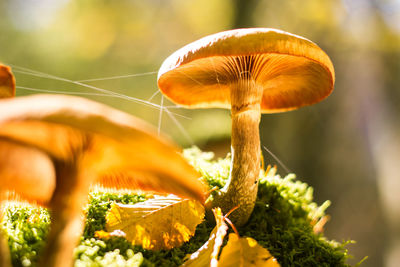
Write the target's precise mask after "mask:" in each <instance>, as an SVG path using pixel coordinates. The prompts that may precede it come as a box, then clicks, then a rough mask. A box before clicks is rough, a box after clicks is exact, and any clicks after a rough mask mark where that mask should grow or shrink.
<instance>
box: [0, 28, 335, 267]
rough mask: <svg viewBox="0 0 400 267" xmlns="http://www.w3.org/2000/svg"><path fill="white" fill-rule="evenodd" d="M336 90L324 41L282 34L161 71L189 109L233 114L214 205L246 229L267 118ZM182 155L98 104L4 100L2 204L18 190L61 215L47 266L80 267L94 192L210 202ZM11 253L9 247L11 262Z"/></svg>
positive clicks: (244, 36) (246, 35) (230, 44)
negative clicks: (228, 160) (75, 256)
mask: <svg viewBox="0 0 400 267" xmlns="http://www.w3.org/2000/svg"><path fill="white" fill-rule="evenodd" d="M333 84H334V69H333V66H332V63H331V61H330V59H329V57H328V56H327V55H326V54H325V53H324V52H323V51H322V50H321V49H320V48H319V47H318V46H317V45H316V44H314V43H313V42H311V41H309V40H307V39H305V38H303V37H300V36H297V35H293V34H290V33H286V32H283V31H279V30H274V29H264V28H255V29H238V30H231V31H225V32H221V33H218V34H214V35H210V36H207V37H205V38H202V39H200V40H198V41H195V42H193V43H191V44H189V45H187V46H185V47H183V48H182V49H180V50H178V51H177V52H175V53H174V54H172V55H171V56H170V57H168V58H167V59H166V60H165V61H164V63H163V64H162V66H161V68H160V71H159V74H158V86H159V89H160V90H161V92H162V93H163V94H164V95H165V96H167V97H168V98H169V99H170V100H172V101H173V102H175V103H177V104H179V105H182V106H184V107H188V108H211V107H219V108H228V109H231V115H232V141H231V143H232V146H231V147H232V166H231V173H230V177H229V180H228V182H227V184H226V186H225V187H224V188H222V189H221V190H220V191H218V192H217V193H216V194H214V195H213V196H212V198H211V199H209V200H208V202H207V203H208V204H207V205H208V208H211V207H221V208H222V210H223V212H224V213H227V212H228V211H229V210H231V209H232V208H234V207H239V208H238V209H237V210H236V211H234V212H233V214H232V217H231V219H232V221H233V222H234V223H235V224H236V225H237V226H241V225H243V224H245V223H246V222H247V221H248V219H249V217H250V215H251V213H252V210H253V208H254V203H255V200H256V197H257V189H258V177H259V174H260V156H261V150H260V138H259V129H258V127H259V123H260V117H261V113H274V112H282V111H288V110H292V109H296V108H299V107H301V106H305V105H311V104H314V103H316V102H319V101H320V100H322V99H324V98H325V97H327V96H328V95H329V94H330V93H331V91H332V90H333ZM14 94H15V81H14V78H13V76H12V75H11V73H10V70H9V69H8V68H7V67H4V66H0V97H11V96H13V95H14ZM177 151H178V149H177V147H176V146H175V145H173V144H172V143H171V142H170V141H169V140H167V139H166V138H164V137H158V136H157V135H156V134H155V131H154V130H153V129H152V128H151V127H150V126H148V125H147V124H145V123H144V122H142V121H140V120H138V119H136V118H134V117H132V116H130V115H128V114H125V113H123V112H120V111H118V110H115V109H112V108H110V107H107V106H104V105H101V104H98V103H95V102H93V101H89V100H85V99H82V98H78V97H71V96H54V95H35V96H28V97H18V98H11V99H4V100H0V195H1V196H2V200H4V199H5V198H6V196H5V195H6V193H8V192H10V191H12V192H15V193H16V194H17V195H18V196H19V197H21V198H22V199H25V200H28V201H31V202H35V203H37V204H39V205H44V206H47V207H49V208H50V211H51V216H52V226H51V232H50V236H49V239H48V244H47V248H46V251H45V252H44V255H46V257H43V258H42V261H41V266H70V265H71V264H72V250H73V248H74V246H75V245H76V241H77V238H78V236H79V234H80V231H81V230H82V219H81V218H80V215H81V209H82V206H83V205H84V204H85V202H86V201H87V194H88V191H89V188H90V187H91V186H93V185H96V184H99V185H102V186H104V187H108V188H116V189H118V188H128V189H135V188H141V189H150V190H156V191H165V192H170V193H174V194H177V195H181V196H185V197H189V198H194V199H197V200H200V201H202V200H203V197H204V191H203V189H204V188H203V186H202V184H201V183H200V182H199V181H198V178H199V174H198V173H197V172H196V171H195V170H193V168H192V167H191V166H189V165H188V163H186V162H185V161H184V159H182V157H181V156H180V155H179V154H178V153H177ZM71 237H74V238H71ZM4 249H5V248H4V244H3V247H1V244H0V253H2V255H1V256H2V259H5V258H6V257H5V254H4ZM5 261H6V260H4V261H3V263H1V261H0V266H6V264H7V263H5Z"/></svg>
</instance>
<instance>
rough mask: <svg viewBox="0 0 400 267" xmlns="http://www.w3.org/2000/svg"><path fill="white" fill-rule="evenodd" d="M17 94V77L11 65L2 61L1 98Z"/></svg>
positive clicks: (0, 74)
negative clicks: (8, 65) (12, 71)
mask: <svg viewBox="0 0 400 267" xmlns="http://www.w3.org/2000/svg"><path fill="white" fill-rule="evenodd" d="M13 96H15V78H14V76H13V75H12V73H11V69H10V67H7V66H4V65H3V64H1V63H0V98H6V97H13Z"/></svg>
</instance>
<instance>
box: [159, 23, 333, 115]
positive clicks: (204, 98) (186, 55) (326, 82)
mask: <svg viewBox="0 0 400 267" xmlns="http://www.w3.org/2000/svg"><path fill="white" fill-rule="evenodd" d="M241 78H250V79H253V80H254V81H255V82H256V83H257V84H258V85H261V86H262V87H263V89H264V91H263V96H262V103H261V112H262V113H274V112H282V111H287V110H292V109H296V108H299V107H301V106H305V105H311V104H314V103H317V102H319V101H321V100H322V99H324V98H325V97H327V96H328V95H329V94H330V93H331V92H332V90H333V85H334V81H335V74H334V68H333V65H332V62H331V60H330V59H329V57H328V56H327V55H326V54H325V52H324V51H322V49H321V48H320V47H318V46H317V45H316V44H315V43H313V42H311V41H310V40H307V39H305V38H303V37H300V36H297V35H294V34H290V33H287V32H284V31H280V30H276V29H268V28H250V29H236V30H230V31H225V32H220V33H217V34H213V35H209V36H207V37H204V38H202V39H200V40H198V41H195V42H193V43H191V44H189V45H187V46H185V47H183V48H181V49H180V50H178V51H176V52H175V53H173V54H172V55H171V56H170V57H168V58H167V59H166V60H165V61H164V62H163V64H162V66H161V68H160V70H159V73H158V86H159V88H160V90H161V91H162V92H163V93H164V95H166V96H167V97H168V98H169V99H170V100H172V101H173V102H175V103H177V104H179V105H182V106H185V107H188V108H208V107H219V108H228V109H229V108H230V107H231V106H230V104H231V103H230V90H231V87H230V84H231V83H233V82H236V81H238V79H241Z"/></svg>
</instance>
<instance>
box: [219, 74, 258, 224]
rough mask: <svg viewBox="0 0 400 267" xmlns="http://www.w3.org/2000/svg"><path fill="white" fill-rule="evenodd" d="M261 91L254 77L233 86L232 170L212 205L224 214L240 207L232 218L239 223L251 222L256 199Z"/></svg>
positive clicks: (240, 80)
mask: <svg viewBox="0 0 400 267" xmlns="http://www.w3.org/2000/svg"><path fill="white" fill-rule="evenodd" d="M262 92H263V88H262V87H261V86H258V85H257V84H256V83H255V81H254V80H252V79H239V81H238V82H237V83H236V84H234V85H232V89H231V105H232V109H231V114H232V140H231V150H232V164H231V173H230V175H229V180H228V182H227V184H226V185H225V187H224V188H223V189H222V190H221V191H222V192H221V195H219V196H217V197H216V198H215V200H214V204H213V205H214V206H219V207H221V208H222V210H223V212H224V213H226V212H228V211H229V210H231V209H232V208H234V207H236V206H238V207H239V208H238V209H237V211H235V212H233V213H232V215H231V217H230V219H231V220H232V221H233V222H234V223H235V224H236V225H237V226H241V225H244V224H245V223H246V222H247V221H248V219H249V217H250V215H251V213H252V211H253V208H254V203H255V200H256V198H257V189H258V177H259V174H260V153H261V151H260V135H259V124H260V117H261V113H260V103H261V98H262Z"/></svg>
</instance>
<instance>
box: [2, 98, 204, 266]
mask: <svg viewBox="0 0 400 267" xmlns="http://www.w3.org/2000/svg"><path fill="white" fill-rule="evenodd" d="M0 140H2V141H1V142H0V150H1V149H10V150H11V149H14V150H13V153H14V155H15V154H19V161H22V162H25V161H26V162H29V161H30V160H32V157H35V158H38V157H42V156H43V157H42V161H41V162H42V163H43V162H44V161H46V160H47V159H49V160H51V163H52V166H53V167H54V170H55V188H54V191H53V190H47V192H48V193H47V194H44V195H40V194H39V197H40V198H42V200H45V201H47V202H48V206H49V208H50V212H51V217H52V225H51V230H50V234H49V238H48V244H47V248H46V250H45V251H44V254H43V255H44V257H43V258H42V261H41V263H40V264H41V265H40V266H57V267H62V266H71V264H72V251H73V248H74V247H75V245H76V242H77V240H78V239H77V238H78V237H79V235H80V234H81V230H82V226H83V224H82V219H81V212H82V207H83V206H84V204H85V203H86V202H87V196H88V191H89V187H90V186H92V185H94V184H97V183H100V184H101V185H103V186H105V187H111V188H112V187H115V188H126V189H138V188H141V189H151V190H155V191H159V192H160V191H161V192H169V193H174V194H177V195H180V196H184V197H189V198H194V199H197V200H200V201H202V200H203V197H204V191H203V186H202V184H201V183H200V182H199V181H198V178H199V176H200V175H199V174H198V173H197V172H196V171H195V170H194V169H193V168H192V167H191V166H190V165H189V164H188V163H187V162H186V161H185V160H184V159H183V158H182V156H181V155H180V154H179V153H178V149H177V147H175V145H173V144H172V143H171V142H170V141H169V140H167V139H166V138H164V137H158V136H157V135H156V134H155V131H154V130H153V129H152V128H151V127H150V126H149V125H147V124H146V123H144V122H143V121H141V120H139V119H137V118H135V117H132V116H130V115H128V114H126V113H123V112H121V111H118V110H115V109H112V108H110V107H107V106H104V105H101V104H98V103H95V102H93V101H89V100H86V99H83V98H79V97H72V96H61V95H57V96H55V95H53V96H52V95H34V96H28V97H19V98H15V99H10V100H0ZM10 144H11V145H10ZM17 150H18V151H17ZM47 157H48V158H47ZM43 160H44V161H43ZM45 165H46V164H45ZM13 166H14V167H18V165H15V164H14V165H13ZM47 167H48V166H47V165H46V166H45V168H44V169H41V170H42V171H44V172H45V173H48V172H50V171H49V170H47V171H46V168H47ZM5 168H6V169H7V168H8V167H7V166H6V167H5ZM35 169H36V168H33V169H32V170H35ZM5 173H9V172H5ZM18 174H19V175H23V173H22V174H21V173H20V172H19V173H18ZM27 175H28V177H30V174H27ZM2 178H3V177H2ZM46 179H50V178H49V177H45V178H43V181H46ZM21 180H23V178H21ZM26 182H27V183H26V184H25V185H23V184H21V185H19V186H18V190H17V191H19V192H23V193H24V192H25V191H28V190H29V189H30V188H28V187H26V186H27V185H28V184H29V183H30V182H29V181H26ZM36 196H37V195H36ZM30 197H33V196H30Z"/></svg>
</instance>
